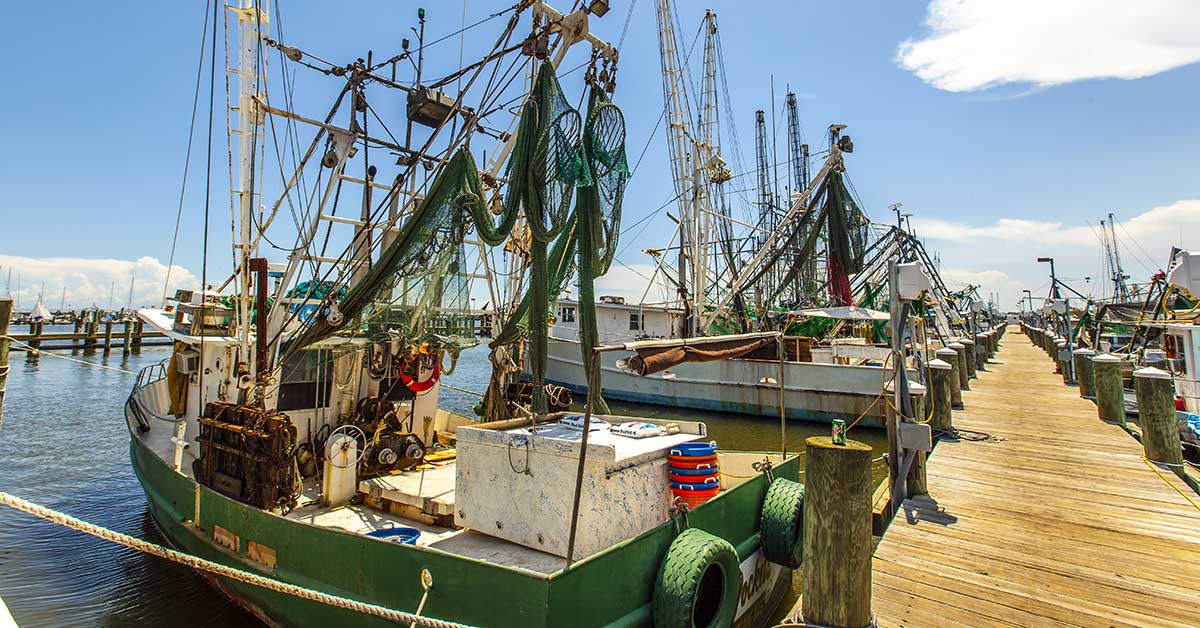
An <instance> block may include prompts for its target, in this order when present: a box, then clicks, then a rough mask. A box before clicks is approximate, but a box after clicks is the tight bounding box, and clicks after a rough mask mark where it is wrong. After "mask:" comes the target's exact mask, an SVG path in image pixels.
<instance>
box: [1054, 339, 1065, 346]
mask: <svg viewBox="0 0 1200 628" xmlns="http://www.w3.org/2000/svg"><path fill="white" fill-rule="evenodd" d="M1054 344H1055V345H1057V346H1058V347H1060V348H1061V347H1065V346H1067V341H1066V340H1063V339H1062V338H1059V339H1058V340H1055V341H1054Z"/></svg>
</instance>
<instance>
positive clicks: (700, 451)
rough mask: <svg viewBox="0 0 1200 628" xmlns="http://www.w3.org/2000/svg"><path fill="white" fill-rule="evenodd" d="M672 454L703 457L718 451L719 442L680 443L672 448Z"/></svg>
mask: <svg viewBox="0 0 1200 628" xmlns="http://www.w3.org/2000/svg"><path fill="white" fill-rule="evenodd" d="M669 453H670V454H671V455H672V456H687V457H701V456H712V455H714V454H716V453H717V444H716V443H715V442H711V443H680V444H678V445H676V446H674V447H672V448H671V450H670V452H669Z"/></svg>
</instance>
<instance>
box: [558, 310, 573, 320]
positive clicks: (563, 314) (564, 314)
mask: <svg viewBox="0 0 1200 628" xmlns="http://www.w3.org/2000/svg"><path fill="white" fill-rule="evenodd" d="M558 319H559V320H560V321H562V322H564V323H574V322H575V308H573V307H566V306H564V307H563V308H562V310H561V311H559V317H558Z"/></svg>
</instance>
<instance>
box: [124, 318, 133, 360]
mask: <svg viewBox="0 0 1200 628" xmlns="http://www.w3.org/2000/svg"><path fill="white" fill-rule="evenodd" d="M131 351H133V321H129V320H127V321H125V325H124V326H123V328H122V329H121V354H122V355H129V353H130V352H131Z"/></svg>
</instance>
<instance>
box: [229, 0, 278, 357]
mask: <svg viewBox="0 0 1200 628" xmlns="http://www.w3.org/2000/svg"><path fill="white" fill-rule="evenodd" d="M267 2H268V0H242V1H241V6H240V7H232V6H227V7H226V8H228V9H229V10H230V11H232V12H233V14H234V15H236V16H237V20H238V55H237V59H238V67H237V68H236V69H235V68H226V71H227V72H229V73H230V74H232V75H233V76H234V77H235V78H236V79H237V86H238V89H237V106H236V108H235V107H234V106H233V103H232V102H231V103H230V108H231V109H234V110H235V111H236V112H237V128H230V129H229V134H230V136H231V143H232V136H237V140H238V141H237V160H238V161H237V165H238V178H237V180H236V182H235V183H234V185H233V190H232V193H233V195H234V196H235V197H236V199H237V209H238V230H237V240H236V241H235V242H234V243H233V251H234V258H235V259H236V260H237V263H238V266H237V269H236V271H235V272H237V274H238V292H237V308H238V320H239V321H240V322H241V324H239V325H238V330H237V335H238V344H239V346H240V347H241V350H242V351H241V355H242V356H246V357H245V358H244V359H246V360H249V359H252V358H251V357H250V356H252V355H253V352H251V351H250V310H251V307H252V300H253V298H254V293H253V291H252V290H251V289H250V275H251V272H250V258H252V257H254V256H255V255H256V254H257V244H256V242H257V239H256V238H255V237H254V235H253V234H252V233H251V229H252V227H253V216H252V214H251V212H253V211H254V198H255V193H254V188H255V185H256V183H257V182H256V178H255V175H256V172H255V170H256V166H258V167H261V164H256V163H255V161H256V160H255V150H256V145H257V143H258V141H257V140H258V139H259V137H260V134H259V126H260V125H261V124H262V116H263V112H262V111H261V109H260V108H259V106H258V102H257V99H256V97H258V96H259V93H260V91H266V90H265V85H263V84H262V83H263V81H264V79H265V74H264V75H262V76H260V75H259V73H258V72H259V65H260V64H261V65H262V66H263V69H265V67H266V63H267V59H266V55H260V53H259V50H260V46H259V42H260V38H261V36H262V33H261V30H260V29H265V28H266V27H267V24H268V13H267V8H266V7H267ZM232 97H233V94H232V93H231V94H230V98H231V99H232ZM258 333H266V331H265V330H261V329H260V330H258ZM253 368H257V365H254V366H253ZM253 368H252V370H253Z"/></svg>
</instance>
